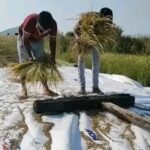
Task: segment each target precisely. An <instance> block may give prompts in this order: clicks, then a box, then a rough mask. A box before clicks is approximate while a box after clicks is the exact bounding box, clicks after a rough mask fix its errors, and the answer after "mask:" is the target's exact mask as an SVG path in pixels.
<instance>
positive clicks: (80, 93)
mask: <svg viewBox="0 0 150 150" xmlns="http://www.w3.org/2000/svg"><path fill="white" fill-rule="evenodd" d="M78 94H79V95H85V94H86V91H85V89H81V90H80V91H79V92H78Z"/></svg>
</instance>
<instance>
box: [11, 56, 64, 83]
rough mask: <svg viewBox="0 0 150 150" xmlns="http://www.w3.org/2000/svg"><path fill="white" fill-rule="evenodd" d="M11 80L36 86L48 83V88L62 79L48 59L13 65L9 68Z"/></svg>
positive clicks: (46, 57)
mask: <svg viewBox="0 0 150 150" xmlns="http://www.w3.org/2000/svg"><path fill="white" fill-rule="evenodd" d="M10 70H11V73H12V74H11V75H12V76H13V78H16V79H17V78H18V77H19V78H23V81H24V82H29V83H31V84H37V83H38V82H39V81H40V82H49V84H50V86H52V85H54V86H56V85H57V84H58V82H60V81H62V80H63V78H62V76H61V74H60V72H59V70H58V69H57V67H56V66H55V65H51V63H50V57H48V55H46V56H45V57H44V58H42V59H39V60H34V61H31V62H24V63H22V64H14V65H12V66H11V67H10Z"/></svg>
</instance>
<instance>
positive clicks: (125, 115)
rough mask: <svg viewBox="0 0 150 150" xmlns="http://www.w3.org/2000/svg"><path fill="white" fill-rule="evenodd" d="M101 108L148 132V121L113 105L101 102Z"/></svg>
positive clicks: (149, 120) (149, 121)
mask: <svg viewBox="0 0 150 150" xmlns="http://www.w3.org/2000/svg"><path fill="white" fill-rule="evenodd" d="M102 107H103V108H104V109H105V110H107V111H108V112H110V113H112V114H114V115H116V116H117V117H118V118H120V119H122V120H124V121H126V122H128V123H132V124H134V125H136V126H139V127H141V128H143V129H145V130H148V131H150V119H148V118H144V117H142V116H140V115H137V114H135V113H133V112H130V111H129V110H127V109H123V108H121V107H119V106H117V105H115V104H113V103H105V102H102Z"/></svg>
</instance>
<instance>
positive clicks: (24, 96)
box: [17, 94, 28, 100]
mask: <svg viewBox="0 0 150 150" xmlns="http://www.w3.org/2000/svg"><path fill="white" fill-rule="evenodd" d="M17 97H18V99H19V100H24V99H27V98H28V95H27V94H23V95H19V96H17Z"/></svg>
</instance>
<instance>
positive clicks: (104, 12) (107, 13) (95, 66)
mask: <svg viewBox="0 0 150 150" xmlns="http://www.w3.org/2000/svg"><path fill="white" fill-rule="evenodd" d="M99 15H100V17H107V18H109V19H110V20H112V19H113V12H112V10H111V9H109V8H107V7H105V8H102V9H101V10H100V12H99ZM80 23H82V20H80V21H79V23H78V24H80ZM75 36H76V37H77V39H78V38H79V37H80V29H79V26H78V25H77V26H76V28H75ZM92 60H93V63H92V71H93V77H92V79H93V87H92V92H93V93H97V94H103V92H102V91H101V90H100V89H99V70H100V60H99V52H98V49H97V48H94V49H93V50H92ZM84 68H85V67H84V58H83V56H82V55H79V56H78V70H79V79H80V87H81V90H80V92H79V94H86V89H85V73H84Z"/></svg>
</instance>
